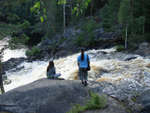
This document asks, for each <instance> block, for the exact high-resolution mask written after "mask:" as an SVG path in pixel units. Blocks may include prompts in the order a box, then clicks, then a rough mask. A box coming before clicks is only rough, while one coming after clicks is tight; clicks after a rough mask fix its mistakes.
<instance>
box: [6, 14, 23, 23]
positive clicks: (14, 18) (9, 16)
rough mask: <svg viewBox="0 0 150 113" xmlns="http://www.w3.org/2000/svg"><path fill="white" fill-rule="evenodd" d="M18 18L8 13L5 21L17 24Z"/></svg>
mask: <svg viewBox="0 0 150 113" xmlns="http://www.w3.org/2000/svg"><path fill="white" fill-rule="evenodd" d="M19 19H20V17H19V16H18V15H16V14H12V13H8V14H7V21H9V22H10V23H17V22H18V21H19Z"/></svg>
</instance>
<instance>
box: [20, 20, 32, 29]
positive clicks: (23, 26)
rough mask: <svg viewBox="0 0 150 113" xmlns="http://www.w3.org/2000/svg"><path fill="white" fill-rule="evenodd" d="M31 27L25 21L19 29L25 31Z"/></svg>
mask: <svg viewBox="0 0 150 113" xmlns="http://www.w3.org/2000/svg"><path fill="white" fill-rule="evenodd" d="M30 26H31V24H30V22H29V21H27V20H25V21H24V22H23V23H22V24H21V25H20V28H21V29H27V28H29V27H30Z"/></svg>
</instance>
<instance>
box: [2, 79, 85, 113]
mask: <svg viewBox="0 0 150 113" xmlns="http://www.w3.org/2000/svg"><path fill="white" fill-rule="evenodd" d="M86 97H88V91H87V88H85V87H82V86H81V84H80V82H79V81H63V80H48V79H41V80H38V81H36V82H33V83H31V84H29V85H26V86H22V87H20V88H17V89H14V90H12V91H9V92H7V93H5V94H4V95H1V96H0V106H1V105H2V104H3V105H14V106H11V107H9V106H5V107H1V110H8V111H11V112H12V113H35V112H36V113H66V112H68V111H69V110H70V109H71V106H72V105H73V104H76V103H79V104H83V102H84V101H85V99H86Z"/></svg>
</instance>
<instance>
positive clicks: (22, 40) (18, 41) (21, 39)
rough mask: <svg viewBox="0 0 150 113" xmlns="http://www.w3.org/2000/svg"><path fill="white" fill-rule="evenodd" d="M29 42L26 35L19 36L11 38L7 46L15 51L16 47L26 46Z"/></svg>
mask: <svg viewBox="0 0 150 113" xmlns="http://www.w3.org/2000/svg"><path fill="white" fill-rule="evenodd" d="M28 40H29V37H28V36H27V35H26V34H21V35H20V36H18V37H17V36H15V37H12V38H11V40H10V41H9V46H10V47H11V48H12V49H15V48H16V47H17V45H19V44H20V45H25V44H27V42H28Z"/></svg>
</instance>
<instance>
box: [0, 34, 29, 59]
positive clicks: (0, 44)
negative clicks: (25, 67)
mask: <svg viewBox="0 0 150 113" xmlns="http://www.w3.org/2000/svg"><path fill="white" fill-rule="evenodd" d="M9 39H10V38H9V37H6V38H4V39H3V40H0V50H1V49H2V48H5V46H8V41H9ZM26 50H27V49H26V48H23V49H15V50H11V49H9V48H7V49H5V50H4V52H3V57H2V61H3V62H5V61H7V60H9V59H10V58H20V57H24V58H25V57H26V55H25V51H26Z"/></svg>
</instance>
